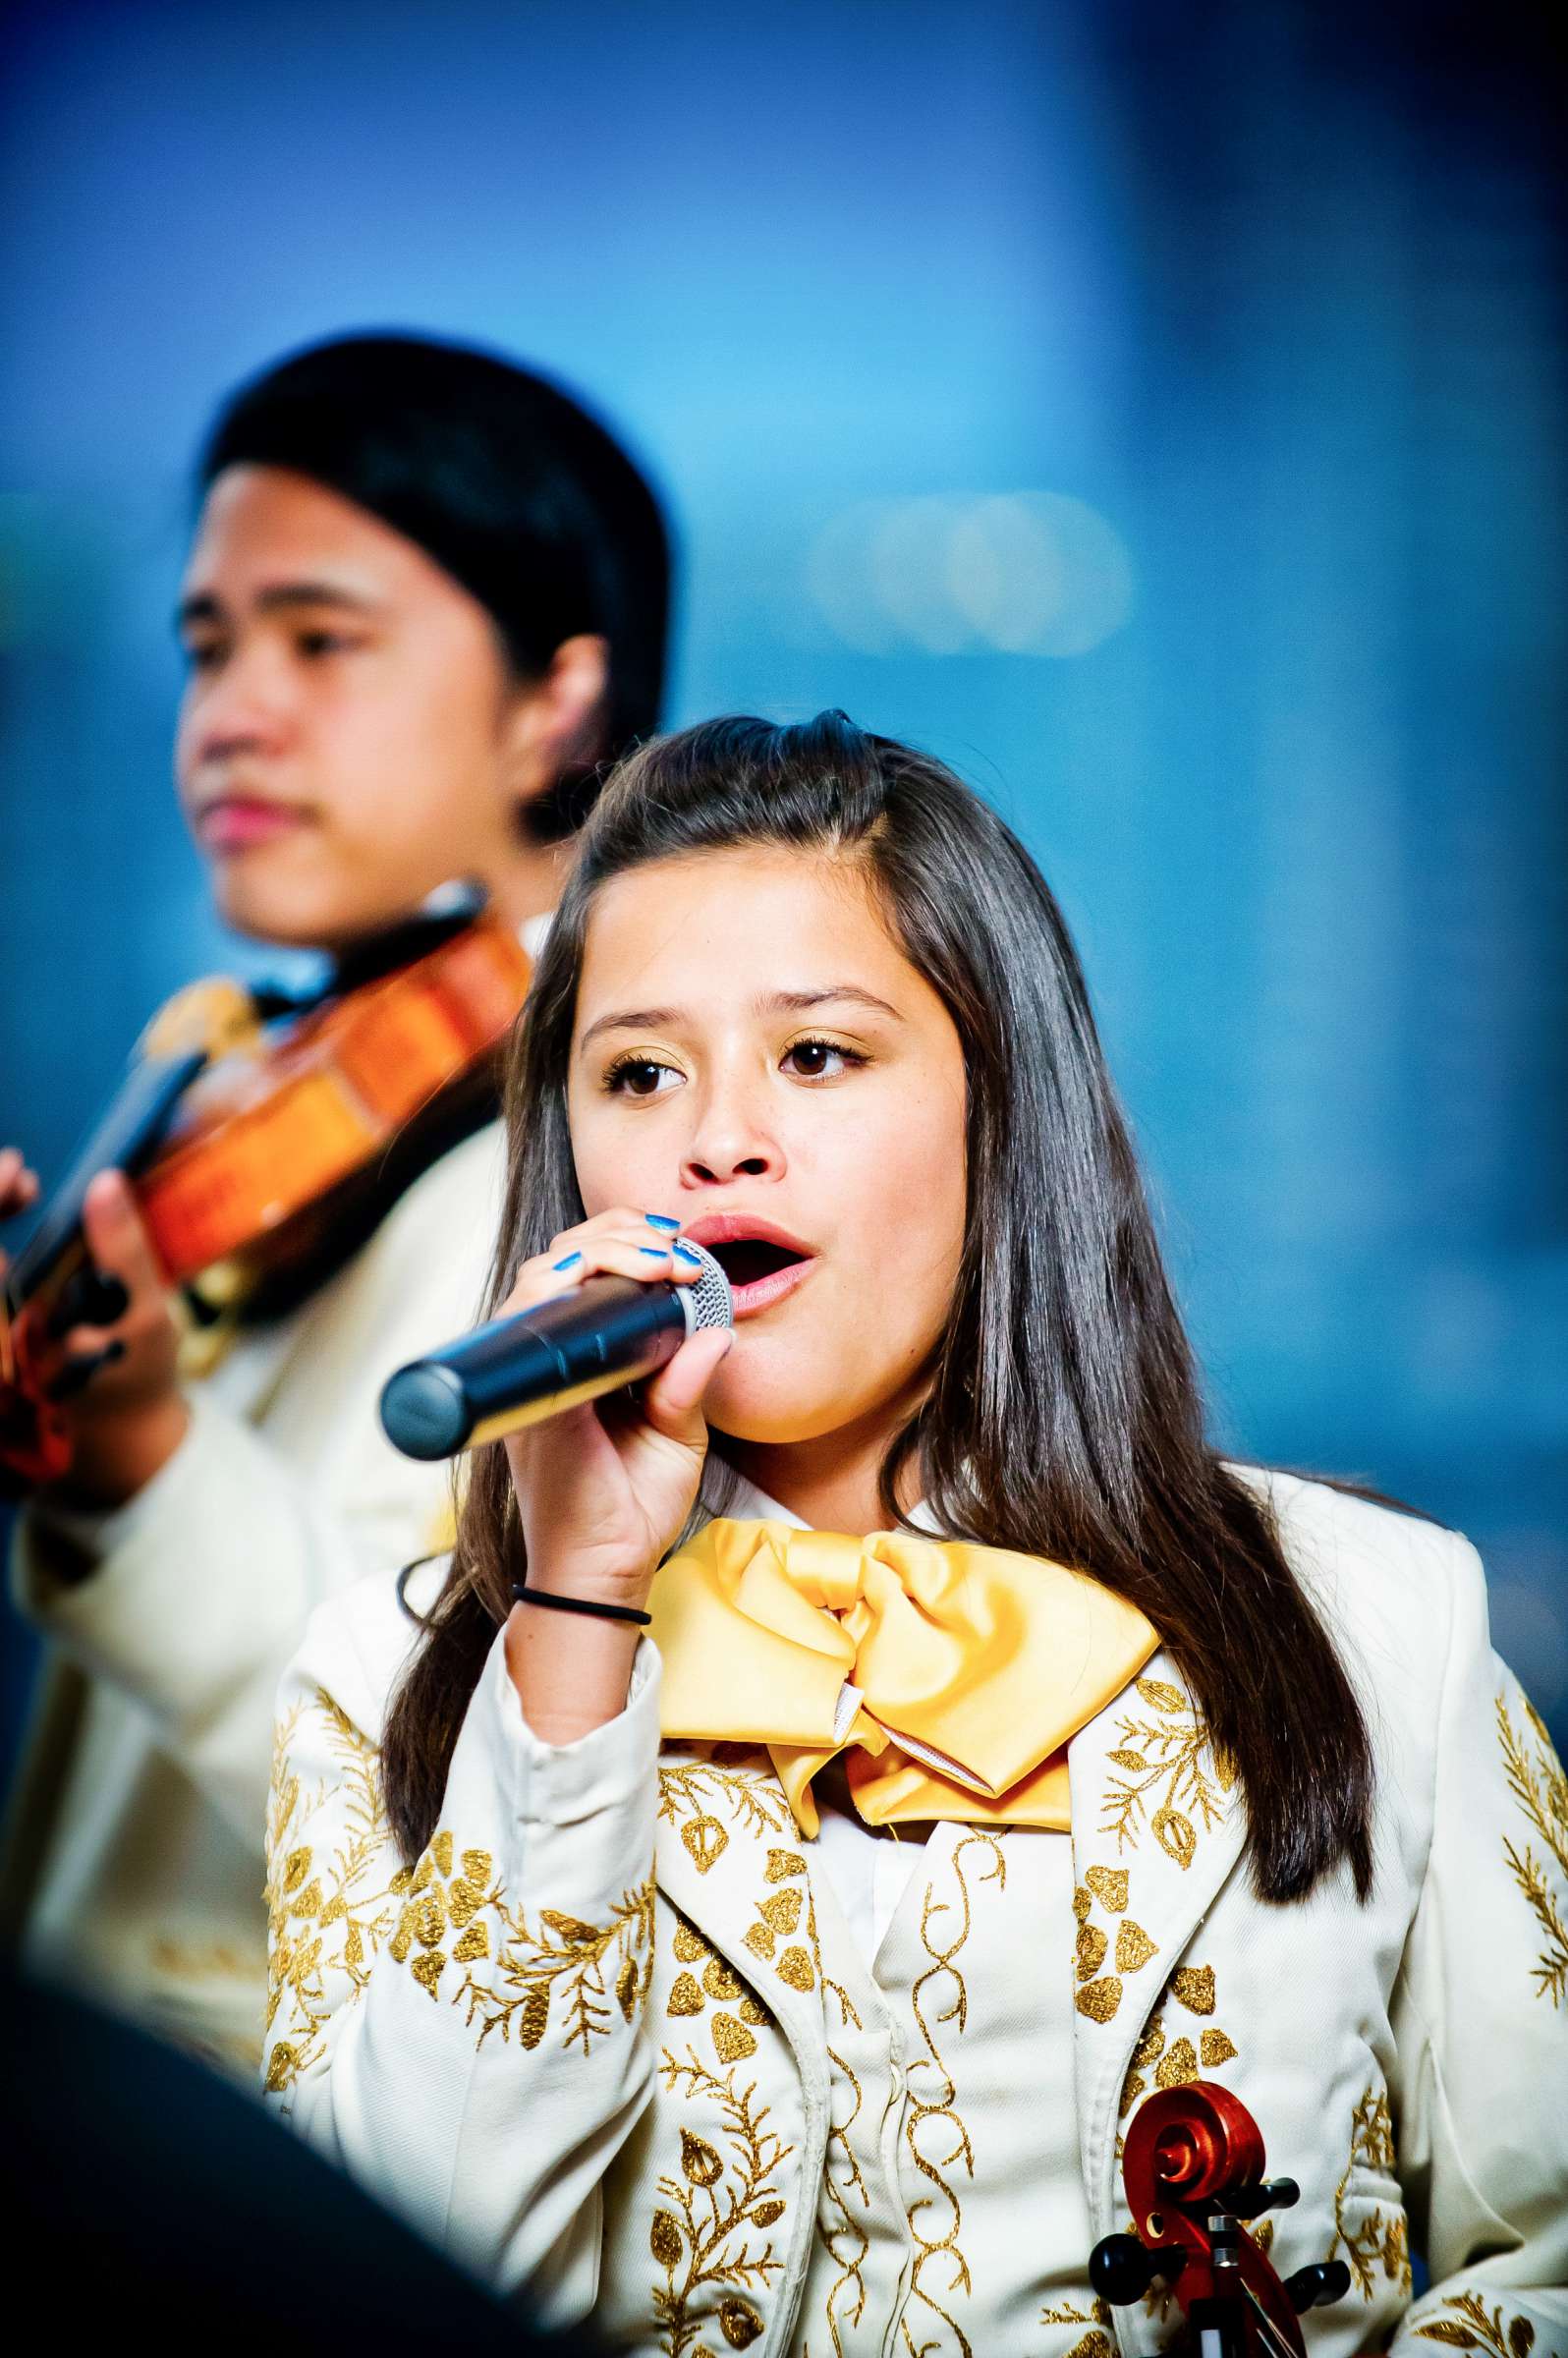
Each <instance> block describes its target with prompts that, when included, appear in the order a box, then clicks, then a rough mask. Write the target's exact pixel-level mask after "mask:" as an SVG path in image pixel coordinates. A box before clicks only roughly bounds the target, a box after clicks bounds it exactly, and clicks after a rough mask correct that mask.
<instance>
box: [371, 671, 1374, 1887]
mask: <svg viewBox="0 0 1568 2358" xmlns="http://www.w3.org/2000/svg"><path fill="white" fill-rule="evenodd" d="M753 844H769V845H783V846H787V847H789V848H790V849H792V850H797V851H800V852H802V853H807V854H810V853H827V854H831V855H835V856H838V857H841V858H845V859H851V860H855V861H857V862H859V863H860V864H861V866H862V868H863V870H864V871H865V872H866V874H867V875H868V879H869V880H870V882H871V884H872V887H873V889H874V890H875V892H876V893H877V895H878V897H879V900H880V902H881V905H882V907H883V908H884V910H885V912H886V914H887V918H888V922H889V924H890V926H892V928H893V930H894V932H895V935H896V937H897V938H898V939H899V940H900V941H901V943H902V945H903V948H904V950H905V952H906V954H907V956H908V957H909V959H910V961H911V963H912V964H913V965H914V966H915V967H916V968H918V970H919V971H920V973H921V974H922V975H924V978H925V979H926V981H927V982H928V983H931V984H932V986H933V987H934V988H935V989H936V990H937V992H938V993H939V994H940V996H941V998H942V999H943V1001H944V1003H945V1004H946V1006H947V1009H948V1012H949V1013H950V1015H951V1016H952V1018H953V1021H954V1024H955V1026H956V1027H957V1030H958V1034H959V1037H960V1039H961V1040H962V1042H963V1045H964V1053H965V1059H966V1065H967V1072H968V1091H969V1096H968V1117H967V1118H968V1167H969V1172H970V1191H969V1207H968V1216H967V1233H966V1236H965V1240H964V1248H963V1255H962V1262H961V1266H960V1270H959V1276H958V1282H957V1290H956V1294H955V1298H954V1301H953V1305H952V1310H951V1314H950V1316H949V1319H948V1321H947V1325H946V1329H945V1332H944V1334H943V1337H942V1340H941V1342H940V1344H939V1346H938V1348H937V1351H936V1354H935V1358H934V1363H933V1365H932V1368H931V1371H930V1385H929V1391H928V1393H927V1395H926V1398H925V1401H924V1406H923V1407H922V1408H921V1409H920V1410H919V1411H918V1413H917V1414H916V1415H915V1416H914V1417H913V1418H912V1419H911V1421H910V1423H909V1424H908V1425H907V1426H906V1428H905V1429H904V1431H903V1432H901V1433H900V1434H899V1436H898V1438H897V1439H896V1441H895V1442H894V1444H893V1446H892V1448H891V1449H890V1451H889V1453H888V1456H887V1459H886V1462H885V1464H884V1465H883V1468H882V1475H881V1490H882V1503H883V1509H884V1512H885V1513H886V1514H887V1516H888V1518H889V1521H890V1522H893V1521H896V1520H898V1519H899V1509H898V1505H897V1500H896V1496H895V1492H896V1491H897V1490H898V1488H900V1483H899V1478H900V1476H901V1474H911V1475H914V1474H918V1476H919V1488H920V1492H921V1495H922V1496H923V1497H924V1502H925V1505H926V1507H927V1508H928V1509H929V1510H930V1511H931V1512H932V1513H933V1514H934V1515H935V1517H936V1519H937V1521H938V1523H939V1524H940V1526H941V1528H942V1529H943V1530H944V1531H945V1532H947V1533H948V1534H949V1535H950V1536H952V1537H954V1538H963V1539H969V1540H974V1541H978V1542H980V1543H981V1544H987V1545H992V1546H1003V1547H1010V1548H1014V1549H1018V1550H1021V1551H1023V1552H1025V1553H1032V1554H1038V1555H1043V1556H1048V1557H1051V1558H1052V1559H1054V1560H1056V1561H1058V1562H1061V1563H1066V1564H1071V1565H1075V1566H1078V1567H1080V1568H1082V1569H1083V1570H1085V1571H1088V1572H1090V1573H1092V1575H1093V1577H1094V1578H1095V1579H1096V1580H1098V1581H1100V1582H1101V1583H1103V1585H1104V1586H1105V1587H1106V1588H1108V1589H1112V1590H1114V1591H1116V1592H1117V1594H1118V1595H1120V1596H1123V1597H1126V1598H1128V1599H1130V1600H1131V1601H1132V1602H1133V1603H1135V1604H1137V1605H1138V1606H1140V1607H1141V1608H1142V1610H1143V1611H1144V1612H1145V1613H1147V1614H1148V1618H1149V1620H1150V1621H1151V1622H1153V1624H1154V1626H1155V1627H1156V1629H1157V1630H1158V1631H1159V1633H1160V1636H1161V1638H1162V1639H1163V1641H1164V1643H1165V1645H1166V1646H1167V1647H1168V1649H1169V1651H1170V1653H1171V1655H1172V1656H1173V1657H1174V1659H1175V1660H1176V1662H1177V1663H1178V1665H1179V1666H1180V1668H1181V1671H1182V1673H1183V1675H1184V1677H1185V1678H1186V1679H1187V1681H1188V1683H1189V1685H1190V1687H1191V1689H1192V1692H1193V1694H1194V1696H1195V1698H1196V1699H1197V1702H1198V1704H1199V1707H1200V1709H1201V1710H1202V1712H1204V1717H1205V1718H1206V1720H1207V1724H1208V1728H1209V1732H1210V1735H1211V1738H1212V1741H1213V1743H1214V1744H1215V1746H1216V1747H1217V1748H1218V1750H1219V1752H1220V1753H1221V1754H1222V1756H1223V1757H1224V1758H1225V1760H1226V1761H1227V1762H1228V1764H1229V1765H1230V1767H1231V1768H1233V1769H1234V1771H1235V1774H1236V1777H1237V1780H1238V1783H1239V1785H1240V1788H1241V1791H1242V1793H1243V1795H1244V1796H1245V1801H1246V1807H1247V1811H1248V1819H1249V1843H1250V1849H1251V1855H1252V1865H1253V1875H1254V1880H1255V1882H1256V1885H1257V1888H1258V1890H1259V1891H1260V1893H1261V1894H1262V1895H1263V1896H1264V1897H1266V1898H1268V1899H1272V1900H1290V1899H1296V1898H1300V1897H1301V1896H1302V1895H1303V1894H1304V1893H1306V1892H1308V1891H1309V1890H1311V1889H1312V1888H1313V1886H1314V1885H1315V1884H1316V1882H1317V1881H1319V1880H1320V1879H1321V1878H1322V1877H1324V1876H1326V1875H1328V1874H1329V1873H1330V1872H1331V1871H1332V1870H1333V1869H1334V1868H1335V1866H1336V1865H1337V1864H1338V1863H1339V1862H1340V1861H1341V1860H1345V1861H1347V1862H1348V1863H1349V1866H1350V1868H1351V1871H1352V1874H1353V1877H1354V1880H1355V1883H1356V1887H1357V1890H1358V1891H1359V1892H1360V1893H1361V1894H1362V1896H1363V1897H1365V1895H1366V1893H1367V1891H1368V1890H1369V1888H1370V1886H1371V1879H1372V1847H1371V1815H1372V1755H1371V1747H1370V1745H1369V1742H1368V1737H1367V1730H1366V1726H1365V1723H1364V1720H1363V1717H1362V1713H1361V1710H1360V1708H1359V1706H1358V1703H1357V1700H1356V1696H1355V1693H1354V1691H1353V1689H1352V1686H1351V1683H1350V1680H1349V1678H1348V1677H1347V1675H1346V1672H1345V1669H1344V1666H1343V1665H1342V1663H1341V1662H1340V1660H1339V1657H1338V1655H1337V1654H1336V1652H1335V1650H1334V1647H1333V1645H1332V1644H1331V1642H1330V1640H1329V1637H1328V1635H1327V1633H1326V1631H1325V1630H1324V1628H1323V1626H1322V1624H1321V1622H1320V1621H1319V1620H1318V1618H1317V1616H1316V1612H1315V1611H1314V1608H1313V1606H1312V1603H1311V1602H1310V1601H1309V1600H1308V1598H1307V1596H1306V1594H1305V1593H1304V1591H1303V1589H1302V1588H1301V1586H1300V1584H1299V1583H1298V1582H1297V1580H1296V1578H1295V1576H1294V1574H1293V1573H1292V1571H1291V1568H1290V1566H1289V1564H1288V1563H1287V1561H1286V1559H1285V1555H1284V1552H1283V1549H1282V1547H1281V1545H1280V1543H1279V1540H1278V1538H1277V1536H1276V1534H1275V1531H1274V1528H1273V1524H1272V1522H1271V1519H1270V1516H1269V1513H1268V1509H1267V1507H1266V1505H1265V1504H1264V1503H1263V1500H1262V1498H1261V1497H1260V1494H1259V1492H1258V1491H1257V1490H1256V1489H1255V1488H1253V1487H1251V1486H1249V1485H1247V1484H1245V1483H1244V1482H1242V1481H1238V1480H1236V1479H1234V1478H1233V1477H1232V1475H1231V1474H1229V1473H1228V1472H1227V1471H1226V1469H1225V1467H1224V1466H1223V1465H1222V1464H1221V1462H1220V1460H1219V1458H1218V1457H1217V1455H1216V1454H1215V1452H1214V1450H1213V1449H1212V1448H1211V1447H1210V1446H1209V1445H1208V1443H1207V1442H1206V1440H1205V1438H1204V1419H1203V1410H1202V1405H1201V1402H1200V1397H1199V1389H1198V1381H1197V1376H1196V1373H1195V1370H1194V1365H1193V1359H1192V1354H1191V1351H1190V1349H1189V1347H1188V1343H1187V1338H1186V1335H1185V1334H1184V1332H1183V1330H1182V1324H1181V1319H1180V1318H1179V1316H1178V1314H1177V1310H1176V1306H1175V1303H1174V1302H1173V1300H1172V1298H1171V1292H1170V1287H1169V1284H1168V1282H1167V1279H1166V1276H1165V1271H1164V1267H1163V1265H1162V1263H1161V1260H1160V1254H1159V1248H1158V1245H1157V1243H1156V1241H1155V1236H1154V1230H1153V1225H1152V1222H1151V1220H1150V1218H1149V1213H1148V1206H1147V1204H1146V1201H1145V1197H1144V1191H1143V1187H1142V1184H1141V1182H1140V1178H1139V1173H1138V1167H1137V1163H1136V1161H1135V1159H1134V1155H1133V1150H1132V1146H1131V1144H1130V1141H1129V1138H1128V1134H1127V1127H1126V1124H1125V1122H1124V1120H1123V1117H1122V1114H1121V1111H1120V1108H1119V1106H1118V1104H1117V1101H1116V1097H1115V1094H1114V1092H1113V1090H1112V1087H1111V1083H1110V1078H1109V1075H1108V1074H1107V1072H1106V1069H1105V1062H1104V1057H1103V1055H1102V1053H1101V1050H1100V1045H1099V1040H1098V1038H1097V1036H1096V1034H1095V1029H1094V1022H1093V1017H1092V1014H1091V1012H1090V1005H1089V996H1088V992H1087V990H1086V988H1085V984H1084V978H1083V973H1082V970H1081V969H1080V966H1079V963H1078V957H1077V953H1076V952H1075V950H1074V948H1073V944H1072V941H1071V939H1070V938H1069V935H1068V932H1067V928H1066V926H1065V925H1064V923H1063V921H1062V916H1061V912H1060V911H1059V910H1058V908H1057V906H1056V903H1055V901H1054V900H1053V899H1052V897H1051V894H1050V892H1049V890H1048V889H1047V887H1046V884H1045V881H1044V879H1043V877H1042V876H1041V875H1040V873H1039V870H1037V869H1036V866H1035V864H1034V862H1033V861H1032V860H1031V858H1030V857H1029V854H1028V853H1027V852H1026V851H1025V849H1024V847H1023V845H1022V844H1021V843H1020V842H1019V841H1018V839H1017V837H1016V836H1015V835H1013V834H1012V833H1011V831H1010V830H1009V829H1008V828H1007V827H1006V826H1004V824H1003V823H1002V821H1001V820H1000V819H999V818H998V817H997V816H996V814H994V813H993V812H992V811H990V810H988V809H987V808H986V806H985V805H984V804H983V803H982V802H980V799H979V798H978V796H976V795H974V794H973V793H971V791H970V790H969V788H968V787H966V786H965V785H963V784H962V782H961V781H960V780H959V779H958V778H957V777H955V776H954V775H953V773H952V772H951V771H950V770H948V769H945V768H944V767H943V766H942V765H941V763H939V762H937V761H934V760H931V759H929V758H926V757H925V756H924V755H921V754H918V753H915V752H912V751H911V750H910V749H909V748H908V747H907V746H903V745H899V744H895V743H893V742H892V741H890V740H888V739H886V738H880V737H870V736H867V735H866V734H865V733H864V732H863V731H861V730H860V729H857V728H855V727H854V726H853V725H852V723H851V722H850V721H848V720H847V719H846V718H845V717H844V715H843V714H842V713H838V712H829V713H824V714H822V715H821V716H820V717H819V718H817V719H816V720H813V721H812V722H809V723H807V724H806V725H804V726H800V727H794V728H775V727H773V726H770V725H769V724H768V723H767V722H765V721H761V720H752V719H730V720H716V721H710V722H708V723H706V724H705V725H703V726H701V727H700V728H694V729H688V730H686V731H684V732H683V733H682V734H681V735H679V736H674V737H669V738H665V739H663V740H662V741H659V742H656V743H654V744H652V745H649V746H647V747H645V748H644V750H643V751H642V752H640V753H639V754H637V755H636V756H634V757H633V758H632V759H631V760H630V761H628V762H627V763H625V764H624V765H623V766H622V768H621V769H620V770H619V771H618V772H617V773H616V775H615V777H614V778H613V779H612V780H611V782H610V784H609V786H608V787H607V789H606V791H605V794H604V796H603V799H602V800H601V802H600V804H599V806H598V809H597V810H596V811H595V813H594V814H593V816H592V818H591V820H590V821H589V823H588V829H587V831H586V833H585V836H584V839H583V845H582V854H581V859H580V861H579V864H578V867H577V870H576V872H575V874H574V876H573V879H572V882H571V884H570V885H569V887H568V889H567V892H566V896H565V899H564V901H563V903H562V907H561V911H560V914H559V916H558V917H557V919H556V922H555V925H554V927H553V929H552V931H551V934H550V938H549V942H548V945H547V947H546V949H545V951H544V954H543V956H542V958H541V959H540V961H539V965H538V969H537V972H536V975H535V978H534V983H533V990H532V996H531V998H530V1000H529V1004H528V1008H527V1010H526V1013H525V1016H524V1019H523V1022H522V1025H521V1027H520V1031H519V1037H518V1042H517V1047H516V1051H515V1061H514V1066H513V1072H512V1078H511V1085H510V1089H509V1101H508V1118H509V1124H510V1137H511V1179H510V1185H509V1188H508V1191H507V1198H506V1206H505V1210H504V1212H503V1214H502V1221H501V1234H500V1244H499V1249H498V1253H497V1258H496V1264H495V1272H494V1280H493V1286H492V1294H491V1299H492V1304H496V1303H499V1302H500V1300H501V1299H502V1298H503V1297H504V1295H505V1293H506V1292H507V1291H508V1290H509V1288H510V1286H511V1284H512V1281H513V1278H514V1276H515V1273H516V1271H517V1268H518V1266H519V1264H520V1263H522V1262H523V1261H524V1260H526V1259H528V1258H529V1257H530V1256H531V1255H532V1254H535V1253H538V1252H540V1251H541V1250H542V1249H543V1247H544V1245H545V1244H546V1243H547V1242H548V1240H549V1239H550V1238H551V1237H552V1236H553V1235H555V1234H556V1233H557V1232H558V1231H559V1230H561V1229H562V1228H566V1227H570V1226H571V1225H572V1224H573V1223H574V1222H576V1221H578V1220H580V1219H581V1218H582V1217H583V1205H582V1201H581V1199H580V1197H579V1194H578V1189H577V1180H576V1175H575V1171H574V1166H573V1160H572V1143H571V1137H570V1134H569V1130H568V1126H567V1103H566V1089H567V1071H568V1060H569V1055H570V1049H571V1039H572V1027H573V1020H574V1012H575V1006H576V999H577V988H578V979H579V976H580V974H581V971H582V963H583V950H584V938H585V933H586V929H587V926H588V917H589V915H590V913H591V910H592V907H593V901H594V896H595V894H596V893H597V892H598V891H599V889H600V888H601V886H602V885H603V884H604V883H605V881H606V880H607V879H608V878H610V877H612V876H615V875H619V874H622V873H624V872H625V871H626V870H628V869H634V868H638V867H640V866H642V865H644V863H646V862H649V861H653V860H665V859H669V858H671V857H673V856H676V855H679V854H683V853H688V854H689V853H698V852H706V851H721V850H726V849H729V848H731V847H733V846H737V845H753ZM710 1462H711V1460H710ZM521 1545H522V1540H521V1532H520V1527H519V1519H518V1514H517V1507H516V1501H515V1498H514V1496H513V1492H512V1487H511V1482H510V1479H509V1476H508V1472H507V1467H506V1461H505V1456H504V1453H503V1452H502V1451H501V1450H500V1449H499V1448H498V1447H492V1448H490V1449H489V1450H487V1451H483V1452H480V1453H479V1454H478V1455H477V1457H476V1460H475V1461H474V1464H473V1471H472V1481H471V1484H470V1488H469V1490H468V1494H467V1497H466V1499H465V1501H464V1504H463V1509H462V1515H461V1520H460V1525H459V1531H458V1540H457V1547H456V1552H455V1554H454V1556H453V1559H452V1567H451V1571H450V1573H449V1575H448V1578H447V1580H446V1583H445V1586H444V1588H443V1590H442V1592H441V1595H440V1597H439V1599H438V1600H437V1601H436V1603H435V1605H434V1607H433V1610H432V1612H431V1615H430V1618H429V1621H428V1624H427V1629H426V1635H425V1638H424V1641H423V1644H422V1645H421V1647H420V1650H419V1652H418V1653H417V1655H416V1656H415V1657H414V1659H413V1661H412V1663H411V1665H410V1668H409V1670H408V1672H407V1674H406V1676H405V1678H404V1680H403V1683H402V1686H401V1688H400V1691H399V1693H398V1695H397V1698H396V1700H395V1704H394V1707H393V1711H392V1714H391V1719H390V1722H389V1725H388V1729H387V1737H386V1746H385V1756H384V1769H385V1778H386V1792H387V1802H388V1807H389V1809H390V1812H391V1818H392V1824H393V1825H394V1827H395V1829H396V1831H397V1835H398V1839H399V1841H400V1842H401V1844H402V1846H403V1849H404V1852H405V1855H406V1856H408V1857H409V1858H411V1859H412V1858H413V1857H415V1856H417V1854H418V1853H419V1851H420V1849H422V1847H423V1845H424V1843H425V1842H426V1841H427V1840H428V1838H429V1835H430V1833H431V1831H432V1830H433V1827H434V1825H435V1823H436V1818H437V1815H438V1812H439V1810H440V1807H441V1802H442V1797H443V1793H444V1790H445V1783H446V1774H447V1768H448V1764H449V1762H450V1760H451V1755H452V1748H453V1745H454V1744H455V1742H456V1740H457V1734H458V1730H459V1728H460V1726H461V1724H462V1720H463V1715H464V1712H466V1710H467V1708H468V1703H469V1698H470V1696H471V1695H472V1693H473V1691H474V1686H475V1683H476V1679H477V1677H478V1674H479V1670H480V1667H481V1665H482V1662H483V1660H484V1657H485V1656H486V1654H487V1652H488V1650H489V1648H490V1646H491V1644H492V1642H493V1640H494V1636H495V1631H496V1629H497V1627H498V1626H499V1624H500V1623H501V1622H502V1621H503V1620H504V1619H505V1617H506V1614H507V1612H508V1610H509V1609H510V1603H511V1596H510V1584H511V1583H512V1581H513V1580H515V1579H516V1578H517V1577H518V1571H519V1560H520V1550H521Z"/></svg>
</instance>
